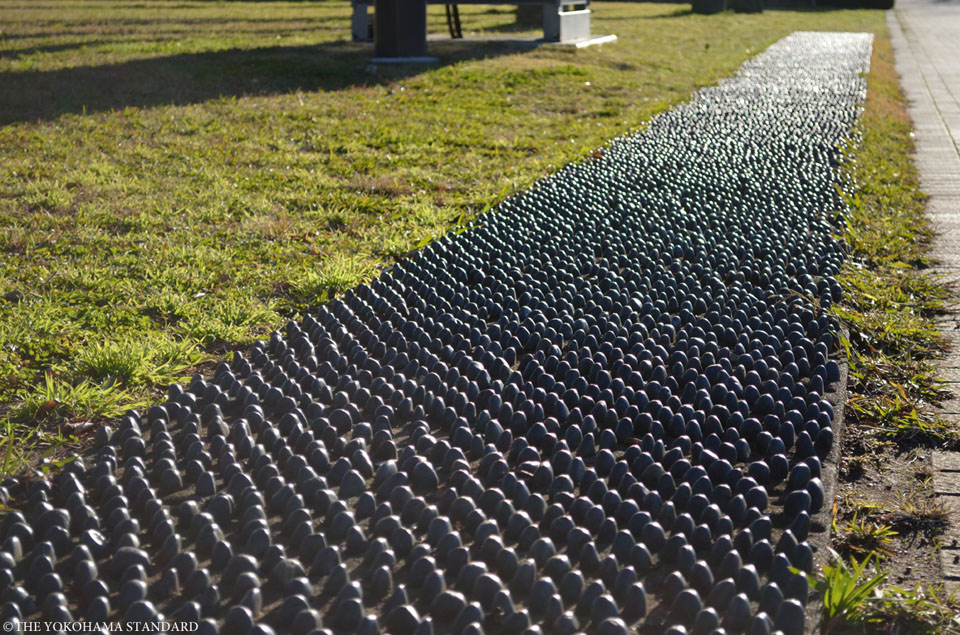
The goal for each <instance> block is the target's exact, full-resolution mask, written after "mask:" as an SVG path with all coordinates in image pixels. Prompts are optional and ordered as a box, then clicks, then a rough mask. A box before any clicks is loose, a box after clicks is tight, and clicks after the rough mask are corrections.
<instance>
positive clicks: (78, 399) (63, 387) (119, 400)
mask: <svg viewBox="0 0 960 635" xmlns="http://www.w3.org/2000/svg"><path fill="white" fill-rule="evenodd" d="M144 403H145V402H144V401H142V400H137V399H136V398H134V397H132V396H131V395H130V393H128V392H126V391H124V390H123V389H121V388H119V387H118V386H116V385H108V386H104V385H100V384H97V383H96V382H93V381H91V380H89V379H84V380H83V381H81V382H79V383H76V384H73V383H70V382H68V381H65V380H62V379H58V378H56V377H54V375H53V374H51V373H47V375H46V376H45V377H44V379H43V382H42V383H41V384H40V385H39V386H37V388H36V389H35V390H34V391H33V392H31V393H30V394H29V397H28V398H27V399H25V400H24V401H23V402H22V403H21V404H20V405H18V406H17V407H16V408H13V409H12V410H11V411H10V413H9V418H10V420H12V421H13V422H14V423H35V424H43V423H60V422H64V421H71V420H79V419H83V420H91V419H106V418H109V417H116V416H119V415H121V414H123V412H124V411H126V410H127V409H128V408H136V407H140V406H142V405H143V404H144Z"/></svg>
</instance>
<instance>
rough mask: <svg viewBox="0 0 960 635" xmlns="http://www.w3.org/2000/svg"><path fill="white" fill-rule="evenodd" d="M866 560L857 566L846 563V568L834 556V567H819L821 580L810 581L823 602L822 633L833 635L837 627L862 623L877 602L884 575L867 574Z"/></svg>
mask: <svg viewBox="0 0 960 635" xmlns="http://www.w3.org/2000/svg"><path fill="white" fill-rule="evenodd" d="M869 564H870V556H867V557H866V558H864V559H863V561H862V562H857V559H856V558H851V559H850V564H849V565H847V564H846V563H845V562H843V560H841V559H840V557H839V556H837V562H836V564H832V565H826V566H825V567H823V577H821V578H813V577H811V576H808V578H809V579H810V586H811V587H813V589H814V590H816V591H817V592H819V593H820V596H821V597H822V598H823V624H822V626H821V629H820V630H821V632H822V633H831V632H835V631H836V630H837V629H838V628H840V627H841V626H847V625H851V624H861V623H863V622H864V621H865V620H866V619H867V617H868V615H869V613H870V610H871V609H870V604H871V603H872V602H876V601H877V599H878V595H877V591H878V589H879V588H880V585H881V584H883V581H884V580H886V579H887V574H886V573H884V572H882V571H878V572H877V573H874V574H871V573H870V572H869V571H868V570H867V567H868V565H869Z"/></svg>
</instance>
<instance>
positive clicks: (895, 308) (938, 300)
mask: <svg viewBox="0 0 960 635" xmlns="http://www.w3.org/2000/svg"><path fill="white" fill-rule="evenodd" d="M892 60H893V56H892V50H891V48H890V43H889V40H888V39H886V38H878V39H877V41H876V44H875V50H874V56H873V62H872V70H871V73H870V76H869V78H868V98H867V103H866V108H865V111H864V114H863V117H862V119H861V124H860V130H859V133H860V134H859V136H860V143H859V145H858V147H857V148H855V149H854V150H853V154H854V157H855V158H854V160H852V161H850V162H849V163H848V164H847V166H848V167H846V168H845V169H846V174H845V177H846V178H847V179H848V180H849V182H850V183H852V184H853V186H854V194H853V195H852V196H848V197H846V203H847V208H848V213H847V214H846V216H845V221H846V227H845V230H846V231H845V234H844V238H845V239H846V241H847V243H848V245H849V248H850V257H849V258H848V262H847V263H846V265H845V266H844V270H843V272H842V273H841V275H840V277H839V281H840V284H841V285H842V286H843V289H844V301H843V303H842V304H840V305H838V306H836V307H835V308H834V314H835V316H836V317H837V318H838V320H839V321H840V322H841V323H842V324H843V325H844V326H845V327H846V328H847V331H848V336H849V337H848V338H844V341H843V343H844V345H845V346H846V352H847V358H848V362H849V364H850V379H851V381H850V385H849V387H848V388H849V390H850V394H851V399H850V406H851V408H850V411H851V413H852V414H853V417H852V418H853V420H854V421H856V422H857V423H859V424H861V425H864V426H872V427H875V428H876V429H877V431H878V432H880V433H883V434H886V435H892V436H893V437H895V438H896V439H899V440H903V441H910V442H911V443H936V444H938V445H940V446H942V445H944V444H945V443H946V444H953V443H956V442H957V440H958V432H957V430H956V429H955V427H954V426H952V425H949V424H947V423H946V422H944V421H942V420H940V419H938V418H937V417H935V416H934V415H933V414H931V412H930V408H929V406H930V405H931V404H933V403H936V402H937V401H939V400H941V399H942V398H943V397H945V396H946V395H945V393H944V392H943V391H942V390H941V388H940V383H939V381H938V380H937V376H936V365H935V362H936V359H937V358H938V357H939V356H940V355H941V354H942V353H943V352H944V342H943V339H942V337H941V335H940V333H939V331H938V329H937V326H936V324H935V323H934V321H933V318H934V317H935V316H936V315H938V314H941V313H942V312H943V310H944V306H945V302H946V301H947V300H948V299H949V298H950V297H951V290H950V288H949V287H948V286H947V285H946V284H945V283H944V282H943V281H942V280H940V279H938V278H937V277H936V276H934V275H933V274H931V273H929V272H928V271H925V269H926V267H928V266H929V264H930V260H929V257H928V255H927V252H928V250H929V243H930V240H931V238H932V236H933V233H932V230H931V228H930V226H929V223H928V222H927V219H926V216H925V214H924V204H925V200H926V198H925V196H924V195H923V193H922V192H921V190H920V187H919V178H918V175H917V171H916V168H915V167H914V165H913V159H912V152H913V141H912V132H911V130H912V129H911V125H910V122H909V120H908V119H907V118H906V112H905V110H904V107H905V102H904V100H903V97H902V95H901V94H900V93H899V90H898V89H897V86H898V84H897V77H896V73H895V71H894V69H893V65H892Z"/></svg>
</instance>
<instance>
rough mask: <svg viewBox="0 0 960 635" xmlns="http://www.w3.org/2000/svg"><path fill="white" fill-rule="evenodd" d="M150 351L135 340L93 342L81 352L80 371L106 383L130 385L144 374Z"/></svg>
mask: <svg viewBox="0 0 960 635" xmlns="http://www.w3.org/2000/svg"><path fill="white" fill-rule="evenodd" d="M147 357H148V351H147V350H146V349H145V348H143V347H142V346H138V345H137V343H136V342H134V341H133V340H130V339H127V340H121V341H106V342H91V343H89V344H87V346H86V348H84V349H83V350H82V351H81V352H80V359H79V360H78V365H79V367H80V371H81V372H82V373H84V374H87V375H89V376H90V377H92V378H93V379H95V380H97V381H100V382H105V383H113V382H116V383H121V384H129V383H131V382H134V381H136V380H138V379H140V377H141V376H142V375H143V374H144V367H145V366H146V363H147Z"/></svg>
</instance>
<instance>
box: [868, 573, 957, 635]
mask: <svg viewBox="0 0 960 635" xmlns="http://www.w3.org/2000/svg"><path fill="white" fill-rule="evenodd" d="M869 619H870V621H871V622H875V623H876V624H877V630H878V631H879V630H883V632H888V633H895V632H901V633H930V634H931V635H932V634H933V633H938V634H940V633H954V634H956V633H960V598H958V597H957V589H954V590H953V591H952V592H951V593H947V592H946V590H945V589H944V588H943V586H942V585H936V586H935V585H932V584H931V585H928V586H927V587H926V588H924V587H923V585H922V584H920V583H919V582H918V583H917V585H916V586H915V587H913V588H911V589H902V588H900V587H895V586H892V587H888V588H887V589H885V590H884V593H883V597H882V598H881V600H880V602H878V603H877V606H876V608H875V610H874V612H873V614H872V615H870V618H869Z"/></svg>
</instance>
